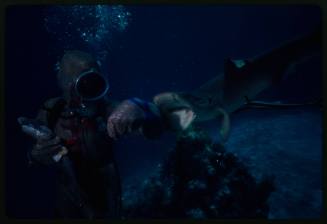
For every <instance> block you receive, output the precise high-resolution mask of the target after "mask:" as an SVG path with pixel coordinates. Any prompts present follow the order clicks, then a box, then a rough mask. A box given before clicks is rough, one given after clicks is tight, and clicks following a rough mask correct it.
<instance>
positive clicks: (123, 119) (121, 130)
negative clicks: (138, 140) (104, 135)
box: [107, 100, 146, 139]
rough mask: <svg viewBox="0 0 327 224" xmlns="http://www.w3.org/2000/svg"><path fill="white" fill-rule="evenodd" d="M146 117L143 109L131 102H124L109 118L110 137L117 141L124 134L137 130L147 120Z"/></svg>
mask: <svg viewBox="0 0 327 224" xmlns="http://www.w3.org/2000/svg"><path fill="white" fill-rule="evenodd" d="M145 116H146V115H145V112H144V111H143V109H142V108H141V107H139V106H138V105H136V104H135V103H133V102H131V101H130V100H125V101H123V102H122V103H121V104H119V105H118V106H117V108H116V109H115V110H114V111H113V112H112V114H111V115H110V116H109V118H108V121H107V131H108V135H109V136H110V137H111V138H113V139H117V138H119V137H120V136H122V135H124V134H127V133H131V132H132V131H134V130H137V129H138V128H139V127H140V126H141V124H142V123H143V121H144V120H145Z"/></svg>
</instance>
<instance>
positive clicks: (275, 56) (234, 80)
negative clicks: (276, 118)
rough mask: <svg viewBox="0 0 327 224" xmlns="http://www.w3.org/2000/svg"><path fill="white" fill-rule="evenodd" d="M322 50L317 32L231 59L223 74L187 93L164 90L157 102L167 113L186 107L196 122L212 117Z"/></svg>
mask: <svg viewBox="0 0 327 224" xmlns="http://www.w3.org/2000/svg"><path fill="white" fill-rule="evenodd" d="M320 49H321V32H320V31H316V32H313V33H312V34H311V35H309V36H306V37H303V38H300V39H297V40H294V41H291V42H288V43H286V44H284V45H282V46H280V47H278V48H275V49H273V50H271V51H269V52H267V53H265V54H262V55H259V56H257V57H254V58H251V59H248V60H230V59H228V60H226V61H225V67H224V73H223V74H221V75H218V76H216V77H214V78H213V79H212V80H210V81H208V82H207V83H205V84H204V85H202V86H201V87H200V88H198V89H196V90H194V91H192V92H188V93H183V92H168V93H161V94H158V95H157V96H155V97H154V102H155V103H156V104H157V105H158V106H159V108H160V109H161V111H162V112H163V113H164V114H167V115H168V116H169V114H171V113H173V112H176V111H180V110H183V109H184V110H191V111H193V112H194V114H195V117H194V118H193V119H194V121H195V122H201V121H207V120H211V119H214V118H217V116H220V115H224V112H225V115H226V114H228V113H232V112H234V111H236V110H238V109H239V108H240V107H242V106H244V104H245V103H246V99H248V98H249V99H253V98H255V97H256V95H258V94H259V93H260V92H262V91H263V90H265V89H267V88H268V87H270V86H271V85H273V84H274V83H278V81H279V80H281V79H282V78H283V75H284V74H285V71H286V70H287V69H288V68H289V66H290V65H292V64H294V63H296V62H298V61H299V60H301V59H303V58H306V57H308V56H310V55H312V53H314V52H317V51H319V50H320ZM190 119H192V118H191V117H190ZM192 121H193V120H192ZM190 123H191V122H190ZM226 125H228V124H226ZM225 128H227V127H225Z"/></svg>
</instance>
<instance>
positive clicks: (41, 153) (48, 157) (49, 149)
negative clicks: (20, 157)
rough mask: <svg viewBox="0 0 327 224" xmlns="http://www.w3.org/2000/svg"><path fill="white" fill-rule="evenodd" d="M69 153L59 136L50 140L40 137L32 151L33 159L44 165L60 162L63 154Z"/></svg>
mask: <svg viewBox="0 0 327 224" xmlns="http://www.w3.org/2000/svg"><path fill="white" fill-rule="evenodd" d="M64 154H67V149H66V148H65V147H63V145H62V141H61V139H60V138H59V137H58V136H55V137H53V138H51V139H48V140H42V139H38V140H37V143H36V144H35V145H34V147H33V149H32V150H31V152H30V156H31V157H32V159H33V160H35V161H37V162H38V163H41V164H43V165H51V164H54V163H56V162H58V161H59V160H60V158H61V156H62V155H64Z"/></svg>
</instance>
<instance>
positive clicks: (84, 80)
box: [74, 69, 109, 101]
mask: <svg viewBox="0 0 327 224" xmlns="http://www.w3.org/2000/svg"><path fill="white" fill-rule="evenodd" d="M74 87H75V92H76V94H77V95H78V96H79V97H81V99H82V100H83V101H94V100H98V99H100V98H102V97H103V96H105V95H106V93H107V92H108V90H109V83H108V81H107V79H106V78H105V77H104V76H102V75H101V74H100V73H99V72H97V71H96V70H94V69H90V70H88V71H86V72H83V73H82V74H80V75H79V76H78V78H77V79H76V81H75V86H74Z"/></svg>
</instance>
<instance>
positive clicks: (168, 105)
mask: <svg viewBox="0 0 327 224" xmlns="http://www.w3.org/2000/svg"><path fill="white" fill-rule="evenodd" d="M153 101H154V103H155V104H156V105H157V106H158V108H160V111H161V113H162V114H163V117H165V119H166V120H167V121H168V124H169V126H170V128H171V129H173V130H175V131H182V130H185V129H187V128H188V127H189V126H190V125H191V123H192V122H193V120H194V119H195V117H196V115H195V113H194V111H193V109H192V106H191V105H190V104H189V103H188V102H186V101H185V100H184V99H182V98H181V97H180V96H179V95H178V93H172V92H166V93H161V94H159V95H156V96H155V97H154V98H153Z"/></svg>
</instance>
